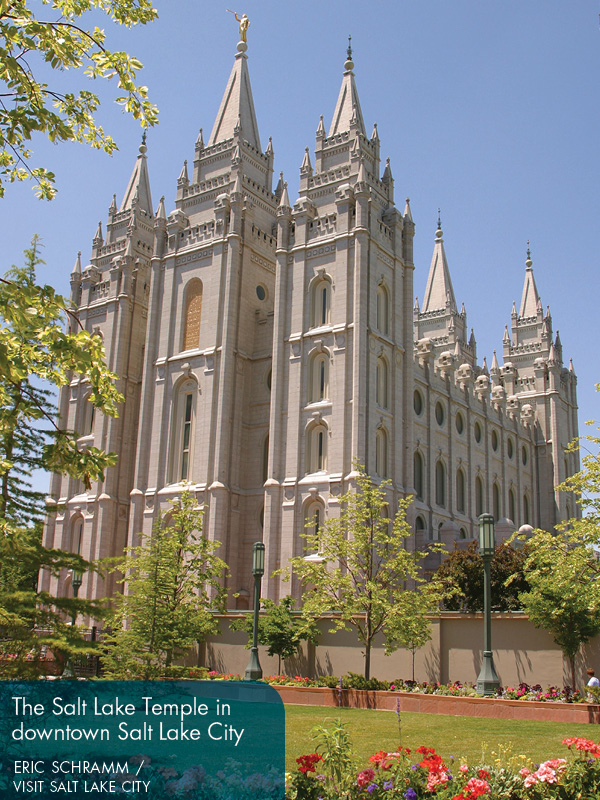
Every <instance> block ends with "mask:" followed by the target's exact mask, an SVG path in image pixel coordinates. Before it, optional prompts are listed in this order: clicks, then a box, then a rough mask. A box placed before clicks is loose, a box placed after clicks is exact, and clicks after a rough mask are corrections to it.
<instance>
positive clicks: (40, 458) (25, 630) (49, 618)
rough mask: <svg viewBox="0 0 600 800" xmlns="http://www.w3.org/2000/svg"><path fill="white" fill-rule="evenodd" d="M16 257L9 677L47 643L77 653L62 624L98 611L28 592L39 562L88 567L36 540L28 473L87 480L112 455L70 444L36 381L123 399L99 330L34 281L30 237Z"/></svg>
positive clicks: (8, 523)
mask: <svg viewBox="0 0 600 800" xmlns="http://www.w3.org/2000/svg"><path fill="white" fill-rule="evenodd" d="M25 256H26V266H25V267H24V268H20V269H17V268H16V267H14V268H13V269H12V270H11V271H10V272H9V273H7V275H6V276H5V277H4V278H0V662H1V667H0V670H1V671H2V672H3V673H4V674H6V673H7V671H8V673H10V674H11V675H24V674H26V673H31V672H34V671H36V670H37V669H38V668H39V659H38V656H39V654H40V652H41V651H42V649H45V648H48V647H49V648H50V649H52V650H53V651H54V652H55V653H64V654H66V655H73V654H74V653H75V652H76V651H80V652H85V651H86V650H87V649H89V648H88V646H87V645H85V643H84V642H83V640H82V639H81V637H80V636H79V634H78V632H77V629H76V627H74V626H69V625H68V622H69V621H70V620H71V619H73V618H76V617H77V615H78V614H80V613H84V614H88V613H89V614H92V615H93V616H96V617H97V616H98V615H99V613H98V609H97V607H96V606H94V604H90V603H87V602H86V601H85V600H79V599H73V598H54V597H51V596H50V595H49V594H47V593H44V592H39V591H38V590H37V574H38V572H39V570H40V569H47V570H49V571H50V572H51V573H52V574H54V575H58V574H60V573H61V571H63V570H66V569H74V570H76V571H77V572H83V571H86V570H89V569H91V568H92V567H91V565H89V564H88V563H87V562H85V561H84V560H83V559H81V558H80V557H79V556H75V555H73V554H70V553H64V552H62V551H60V550H53V549H47V548H44V547H43V546H42V544H41V528H40V526H39V520H40V519H41V517H42V514H43V512H44V505H43V502H42V497H41V495H40V494H38V493H36V492H34V491H32V489H31V481H30V478H31V471H32V470H33V469H45V470H48V471H56V472H62V473H66V474H69V475H71V476H72V477H73V478H75V479H78V480H82V481H83V482H84V484H85V485H86V486H90V485H91V481H92V480H102V479H103V477H104V470H105V469H106V468H107V467H108V466H110V465H112V464H114V463H115V461H116V457H115V456H114V455H113V454H110V453H104V452H103V451H101V450H99V449H97V448H89V449H87V450H81V449H80V448H79V445H78V436H77V433H76V432H75V431H70V430H66V429H64V428H61V427H60V426H59V424H58V423H57V422H56V420H55V415H54V412H53V411H51V410H50V408H49V404H48V394H47V392H46V391H45V390H42V389H40V388H39V383H38V381H44V382H46V383H47V384H49V385H53V386H54V387H57V388H59V387H61V386H65V385H67V384H68V383H69V382H70V381H71V380H72V378H73V377H75V376H79V378H80V379H81V380H86V381H87V382H88V383H89V385H90V390H91V397H92V402H93V403H94V405H95V406H96V407H97V408H98V409H100V410H101V411H102V412H103V413H105V414H109V415H113V416H114V415H116V413H117V408H118V404H119V402H120V401H121V400H122V398H121V395H120V394H119V393H118V391H117V389H116V387H115V383H114V380H115V376H114V375H112V374H111V373H110V372H109V371H108V369H107V368H106V365H105V363H104V348H103V345H102V340H101V338H100V337H99V336H93V335H92V334H90V333H89V332H88V331H85V330H81V329H80V326H79V322H78V320H77V317H76V316H75V315H74V314H73V313H72V312H71V311H70V310H69V307H68V304H67V302H66V301H65V300H64V299H63V298H62V297H60V296H59V295H57V294H56V292H55V291H54V290H53V289H52V288H51V287H49V286H38V285H37V283H36V267H37V266H38V265H39V264H40V263H41V260H40V258H39V252H38V243H37V239H35V238H34V240H33V242H32V246H31V248H30V249H28V250H26V251H25ZM65 329H66V330H65ZM44 425H45V427H46V428H47V434H44V433H43V432H41V430H40V429H41V428H43V427H44ZM36 523H37V524H36Z"/></svg>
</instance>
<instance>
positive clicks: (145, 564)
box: [103, 491, 227, 679]
mask: <svg viewBox="0 0 600 800" xmlns="http://www.w3.org/2000/svg"><path fill="white" fill-rule="evenodd" d="M202 516H203V512H202V510H201V509H200V508H199V507H198V506H197V505H196V500H195V498H194V497H193V496H192V495H191V494H190V493H189V492H187V491H186V492H183V493H182V495H181V498H180V499H178V500H174V501H172V508H171V510H170V511H169V513H168V514H166V515H163V514H161V515H160V517H159V518H158V519H157V521H156V524H155V525H154V529H153V532H152V534H151V535H149V536H145V535H143V534H142V543H141V544H140V545H138V546H137V547H130V548H127V550H126V555H125V557H124V558H122V559H114V560H112V561H111V566H112V569H113V570H115V571H117V570H118V571H119V572H121V573H122V574H123V578H122V579H121V582H122V583H123V584H125V593H124V594H122V595H118V596H117V597H116V598H114V602H115V608H114V610H113V612H112V614H111V617H110V625H111V626H112V629H113V632H112V635H110V636H107V637H106V638H105V640H104V655H103V664H104V668H105V672H106V674H107V675H108V676H109V677H112V678H143V679H150V678H156V677H159V676H161V675H164V674H166V673H168V671H169V668H170V667H171V666H172V665H173V662H174V660H175V659H177V658H178V657H179V656H182V655H184V654H185V653H186V652H187V651H188V650H189V649H190V647H192V645H193V644H194V643H195V642H199V641H203V640H204V639H205V638H206V637H207V636H209V635H211V634H215V633H218V623H217V620H216V618H215V615H214V613H213V612H215V611H224V609H225V602H226V596H227V593H226V590H225V589H224V588H223V582H224V578H225V576H226V573H227V565H226V564H225V562H224V561H222V559H220V558H219V557H218V556H217V555H216V551H217V549H218V548H219V546H220V545H219V542H213V541H209V540H208V539H207V538H206V537H205V536H203V535H202Z"/></svg>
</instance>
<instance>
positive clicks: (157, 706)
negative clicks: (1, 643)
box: [0, 681, 285, 800]
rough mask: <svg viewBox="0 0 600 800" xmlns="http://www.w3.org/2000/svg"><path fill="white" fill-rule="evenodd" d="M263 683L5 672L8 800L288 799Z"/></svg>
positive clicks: (278, 714)
mask: <svg viewBox="0 0 600 800" xmlns="http://www.w3.org/2000/svg"><path fill="white" fill-rule="evenodd" d="M284 759H285V714H284V709H283V704H282V702H281V698H280V697H279V695H278V694H277V692H276V691H275V690H274V689H273V688H272V687H271V686H267V685H266V684H262V683H244V682H240V681H157V682H143V681H52V682H50V681H31V682H22V683H20V682H16V681H1V682H0V797H1V798H3V800H24V799H27V800H66V799H67V798H69V800H84V798H85V800H116V798H119V800H126V799H130V800H158V798H161V800H163V799H164V798H173V799H174V800H176V798H186V800H283V797H284Z"/></svg>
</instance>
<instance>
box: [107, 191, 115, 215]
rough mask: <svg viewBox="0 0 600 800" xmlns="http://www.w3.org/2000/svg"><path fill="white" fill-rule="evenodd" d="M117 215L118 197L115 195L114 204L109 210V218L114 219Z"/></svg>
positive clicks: (112, 203)
mask: <svg viewBox="0 0 600 800" xmlns="http://www.w3.org/2000/svg"><path fill="white" fill-rule="evenodd" d="M116 213H117V195H116V194H113V198H112V202H111V204H110V207H109V209H108V216H109V217H114V215H115V214H116Z"/></svg>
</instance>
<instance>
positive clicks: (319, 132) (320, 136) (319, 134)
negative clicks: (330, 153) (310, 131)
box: [317, 114, 325, 139]
mask: <svg viewBox="0 0 600 800" xmlns="http://www.w3.org/2000/svg"><path fill="white" fill-rule="evenodd" d="M324 138H325V125H324V124H323V114H321V117H320V119H319V126H318V128H317V139H324Z"/></svg>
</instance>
